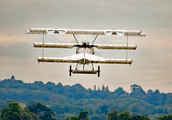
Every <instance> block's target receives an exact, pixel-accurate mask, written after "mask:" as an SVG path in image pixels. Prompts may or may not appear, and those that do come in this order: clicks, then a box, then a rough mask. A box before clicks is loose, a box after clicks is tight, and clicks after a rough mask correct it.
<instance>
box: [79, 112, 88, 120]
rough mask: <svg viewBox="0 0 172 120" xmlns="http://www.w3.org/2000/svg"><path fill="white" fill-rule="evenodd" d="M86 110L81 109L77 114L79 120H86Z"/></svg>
mask: <svg viewBox="0 0 172 120" xmlns="http://www.w3.org/2000/svg"><path fill="white" fill-rule="evenodd" d="M87 116H88V112H87V111H83V112H80V114H79V117H78V118H79V120H88V117H87Z"/></svg>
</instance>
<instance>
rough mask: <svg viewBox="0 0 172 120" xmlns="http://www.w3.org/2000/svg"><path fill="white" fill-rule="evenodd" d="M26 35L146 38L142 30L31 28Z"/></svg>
mask: <svg viewBox="0 0 172 120" xmlns="http://www.w3.org/2000/svg"><path fill="white" fill-rule="evenodd" d="M25 33H26V34H44V35H64V34H78V35H109V36H138V37H144V36H146V35H145V34H144V33H142V31H141V30H91V29H55V28H31V29H30V30H26V32H25Z"/></svg>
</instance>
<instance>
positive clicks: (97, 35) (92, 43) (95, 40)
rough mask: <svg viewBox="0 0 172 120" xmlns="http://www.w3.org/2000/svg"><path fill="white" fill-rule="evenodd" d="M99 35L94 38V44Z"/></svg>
mask: <svg viewBox="0 0 172 120" xmlns="http://www.w3.org/2000/svg"><path fill="white" fill-rule="evenodd" d="M97 37H98V35H96V37H95V38H94V40H93V42H92V45H93V44H94V42H95V41H96V39H97Z"/></svg>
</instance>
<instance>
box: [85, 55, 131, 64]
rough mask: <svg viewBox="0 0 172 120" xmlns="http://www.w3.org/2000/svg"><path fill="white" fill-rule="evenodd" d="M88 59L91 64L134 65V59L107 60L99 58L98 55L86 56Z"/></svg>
mask: <svg viewBox="0 0 172 120" xmlns="http://www.w3.org/2000/svg"><path fill="white" fill-rule="evenodd" d="M86 59H87V60H88V61H90V62H91V63H100V64H132V62H133V60H132V59H107V58H102V57H98V56H96V55H86Z"/></svg>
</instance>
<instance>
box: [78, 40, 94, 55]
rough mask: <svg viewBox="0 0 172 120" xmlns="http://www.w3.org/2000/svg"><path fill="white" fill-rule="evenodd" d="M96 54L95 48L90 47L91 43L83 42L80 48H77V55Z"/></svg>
mask: <svg viewBox="0 0 172 120" xmlns="http://www.w3.org/2000/svg"><path fill="white" fill-rule="evenodd" d="M80 53H82V54H94V48H93V47H91V46H90V45H89V42H87V43H86V42H82V45H81V46H80V47H76V54H80Z"/></svg>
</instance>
